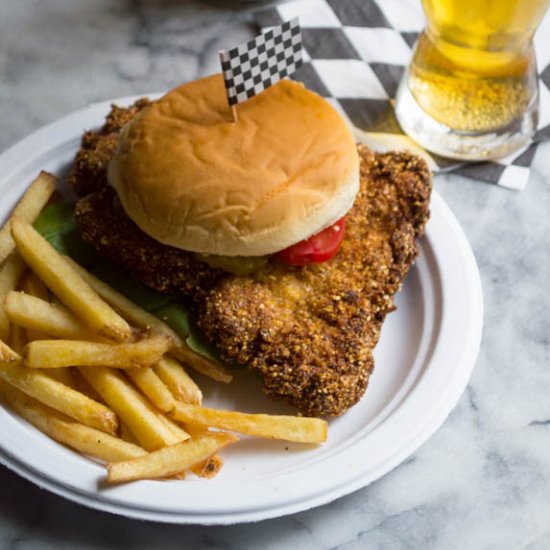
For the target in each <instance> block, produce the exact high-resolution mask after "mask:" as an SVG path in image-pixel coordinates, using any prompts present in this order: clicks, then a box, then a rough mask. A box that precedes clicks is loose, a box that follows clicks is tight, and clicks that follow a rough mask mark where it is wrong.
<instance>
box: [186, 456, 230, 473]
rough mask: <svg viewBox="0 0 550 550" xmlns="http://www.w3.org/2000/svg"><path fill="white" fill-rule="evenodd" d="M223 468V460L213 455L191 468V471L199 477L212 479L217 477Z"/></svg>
mask: <svg viewBox="0 0 550 550" xmlns="http://www.w3.org/2000/svg"><path fill="white" fill-rule="evenodd" d="M222 468H223V460H222V459H221V458H220V457H219V456H218V455H212V456H211V457H210V458H207V459H206V460H204V461H203V462H199V463H198V464H195V465H194V466H192V467H191V471H192V472H193V473H194V474H195V475H196V476H199V477H202V478H205V479H212V478H214V477H216V476H217V475H218V474H219V473H220V470H221V469H222Z"/></svg>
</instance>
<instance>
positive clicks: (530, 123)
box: [395, 73, 538, 160]
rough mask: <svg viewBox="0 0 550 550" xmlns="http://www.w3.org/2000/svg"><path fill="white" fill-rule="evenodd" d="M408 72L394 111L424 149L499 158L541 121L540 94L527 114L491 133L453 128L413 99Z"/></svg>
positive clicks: (450, 154)
mask: <svg viewBox="0 0 550 550" xmlns="http://www.w3.org/2000/svg"><path fill="white" fill-rule="evenodd" d="M408 80H409V76H408V73H405V75H404V77H403V79H402V80H401V84H400V85H399V89H398V90H397V96H396V106H395V114H396V116H397V120H398V121H399V124H400V125H401V128H402V130H403V131H404V132H405V133H406V134H408V135H409V136H410V137H411V138H412V139H414V140H415V141H416V142H417V143H419V144H420V145H422V147H424V149H426V150H428V151H430V152H432V153H436V154H438V155H441V156H444V157H449V158H453V159H459V160H496V159H499V158H503V157H506V156H508V155H510V154H512V153H513V152H514V151H517V150H518V149H520V148H521V147H523V146H524V145H526V144H527V143H528V142H529V140H530V139H531V138H532V137H533V135H534V133H535V131H536V128H537V123H538V93H537V95H536V97H535V98H534V99H533V101H532V102H531V104H530V105H529V107H528V108H527V110H526V111H525V113H524V114H523V115H522V116H521V117H519V118H518V119H516V120H514V121H513V122H512V123H510V124H508V125H507V126H506V127H504V128H500V129H498V130H493V131H490V132H464V131H458V130H453V129H452V128H449V127H448V126H445V125H444V124H441V123H440V122H438V121H437V120H435V119H433V118H432V117H431V116H430V115H428V114H427V113H426V111H424V110H423V109H422V108H421V107H420V105H418V103H417V102H416V100H415V99H414V96H413V95H412V93H411V91H410V89H409V86H408Z"/></svg>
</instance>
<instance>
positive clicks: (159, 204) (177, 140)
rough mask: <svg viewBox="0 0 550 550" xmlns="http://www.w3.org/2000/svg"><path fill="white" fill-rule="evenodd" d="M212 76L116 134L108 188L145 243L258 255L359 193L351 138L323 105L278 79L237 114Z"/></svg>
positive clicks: (315, 226)
mask: <svg viewBox="0 0 550 550" xmlns="http://www.w3.org/2000/svg"><path fill="white" fill-rule="evenodd" d="M237 111H238V118H239V120H238V122H237V123H236V124H235V123H234V122H233V121H232V119H231V112H230V110H229V107H228V104H227V99H226V94H225V86H224V82H223V78H222V76H221V75H213V76H209V77H206V78H202V79H200V80H195V81H194V82H190V83H188V84H184V85H183V86H180V87H179V88H176V89H174V90H172V91H171V92H169V93H167V94H166V95H165V96H164V97H162V98H161V99H159V100H158V101H156V102H155V103H153V104H152V105H151V106H150V107H148V108H146V109H144V110H143V111H141V112H140V113H139V114H138V115H137V116H136V117H135V118H134V119H133V120H132V121H131V122H130V123H129V124H128V125H127V126H125V128H124V129H123V131H122V133H121V137H120V140H119V144H118V149H117V151H116V153H115V155H114V157H113V159H112V161H111V164H110V166H109V182H110V184H111V185H112V186H113V187H114V188H115V189H116V191H117V192H118V196H119V198H120V201H121V203H122V206H123V207H124V209H125V211H126V213H127V214H128V216H129V217H130V218H131V219H132V220H133V221H134V222H135V223H136V224H137V225H138V226H139V227H140V228H141V229H142V230H143V231H144V232H145V233H148V234H149V235H150V236H151V237H153V238H154V239H156V240H158V241H160V242H162V243H164V244H168V245H171V246H175V247H178V248H182V249H185V250H189V251H193V252H201V253H205V254H219V255H223V256H260V255H264V254H271V253H274V252H278V251H280V250H283V249H284V248H287V247H288V246H290V245H292V244H295V243H297V242H299V241H301V240H303V239H306V238H308V237H310V236H311V235H313V234H315V233H317V232H319V231H321V230H322V229H324V228H326V227H328V226H330V225H332V224H333V223H335V222H336V221H337V220H338V219H340V218H341V217H342V216H343V215H344V214H345V213H346V212H347V211H348V210H349V208H350V207H351V205H352V203H353V200H354V198H355V195H356V193H357V191H358V188H359V158H358V154H357V149H356V146H355V142H354V139H353V137H352V135H351V132H350V130H349V129H348V127H347V125H346V123H345V122H344V120H343V119H342V118H341V117H340V115H339V114H338V113H337V112H336V111H335V110H334V109H333V107H332V106H331V105H330V104H329V103H328V102H327V101H325V100H324V99H323V98H321V97H320V96H318V95H317V94H315V93H313V92H310V91H309V90H307V89H306V88H304V86H303V85H302V84H299V83H296V82H292V81H290V80H281V81H280V82H278V83H277V84H275V85H273V86H271V87H269V88H268V89H267V90H265V91H264V92H262V93H260V94H258V95H257V96H255V97H253V98H252V99H249V100H248V101H246V102H244V103H241V104H239V105H237Z"/></svg>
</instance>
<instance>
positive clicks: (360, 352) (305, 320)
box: [76, 146, 431, 417]
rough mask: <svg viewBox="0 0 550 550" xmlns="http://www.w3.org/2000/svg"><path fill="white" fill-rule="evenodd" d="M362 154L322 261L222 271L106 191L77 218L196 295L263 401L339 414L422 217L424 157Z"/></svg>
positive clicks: (140, 272) (426, 177) (115, 254)
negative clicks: (335, 248) (338, 237)
mask: <svg viewBox="0 0 550 550" xmlns="http://www.w3.org/2000/svg"><path fill="white" fill-rule="evenodd" d="M359 155H360V159H361V189H360V192H359V194H358V196H357V199H356V201H355V203H354V206H353V208H352V209H351V210H350V212H349V213H348V215H347V219H346V235H345V238H344V242H343V245H342V247H341V249H340V250H339V252H338V253H337V255H336V256H335V257H334V258H333V259H332V260H330V261H328V262H325V263H322V264H310V265H307V266H303V267H290V266H287V265H285V264H282V263H280V262H278V261H276V260H273V261H271V262H270V263H269V264H268V265H267V267H266V268H265V269H264V270H262V272H261V273H257V274H254V275H249V276H234V275H230V274H227V273H224V272H222V271H220V270H219V269H213V268H210V267H209V266H208V265H206V264H204V263H203V262H200V261H199V260H197V258H196V257H195V255H194V254H192V253H189V252H186V251H183V250H179V249H176V248H172V247H168V246H164V245H161V244H160V243H158V242H157V241H155V240H153V239H152V238H151V237H149V236H148V235H145V234H144V233H143V232H141V231H140V230H139V229H138V228H137V227H136V226H135V224H133V222H132V221H131V220H129V219H128V218H127V217H126V216H125V215H124V214H123V213H122V212H121V209H120V206H117V200H116V197H115V196H114V195H113V192H112V190H110V189H109V188H107V189H104V190H103V191H101V192H99V193H95V194H93V195H90V196H88V197H86V198H84V199H81V200H80V201H79V203H78V205H77V208H76V216H77V220H78V222H79V224H80V227H81V230H82V235H83V238H84V240H86V241H87V242H88V243H90V244H91V245H92V246H94V247H95V248H96V249H98V250H99V251H100V252H102V253H103V254H105V255H106V256H107V257H108V258H110V259H111V260H113V261H114V262H116V263H118V264H119V265H122V266H123V267H124V268H125V269H128V270H129V271H131V272H133V273H134V274H136V276H138V277H139V278H140V279H141V280H142V281H143V282H145V283H146V284H148V285H150V286H152V287H153V288H156V289H157V290H160V291H163V292H174V291H180V292H181V293H182V296H183V297H185V298H187V300H189V301H192V302H193V303H194V307H195V308H196V311H197V321H198V324H199V326H200V327H201V329H202V330H203V331H204V333H205V335H206V336H207V338H208V339H209V340H210V341H212V342H213V343H214V344H215V345H216V347H217V349H218V350H219V352H220V354H221V356H222V357H223V358H224V359H225V360H226V361H228V362H232V363H239V364H244V365H247V366H248V367H249V368H250V369H252V370H254V371H257V372H259V373H260V374H261V375H262V376H263V380H264V388H265V392H266V394H267V395H268V396H270V397H272V398H274V399H281V400H284V401H286V402H288V403H290V404H291V405H293V406H295V407H296V408H298V409H299V410H300V412H302V413H303V414H305V415H308V416H323V417H333V416H338V415H340V414H342V413H343V412H345V411H346V410H347V409H349V407H351V406H352V405H354V404H355V403H356V402H357V401H358V400H359V399H360V398H361V396H362V395H363V393H364V391H365V389H366V387H367V384H368V380H369V376H370V373H371V371H372V369H373V356H372V351H373V348H374V346H375V345H376V343H377V341H378V337H379V334H380V329H381V326H382V323H383V321H384V318H385V316H386V314H387V313H389V312H390V311H392V309H393V308H394V305H393V295H394V294H395V292H397V291H398V290H399V288H400V286H401V283H402V281H403V279H404V277H405V275H406V274H407V272H408V270H409V268H410V266H411V265H412V263H413V262H414V258H415V257H416V255H417V253H418V247H417V244H416V239H417V238H418V237H420V236H421V235H422V234H423V232H424V226H425V223H426V222H427V220H428V217H429V209H428V204H429V197H430V192H431V176H430V173H429V170H428V168H427V167H426V164H425V163H424V161H422V160H421V159H420V158H418V157H416V156H414V155H411V154H408V153H395V152H392V153H386V154H377V153H373V152H372V151H370V150H369V149H367V148H366V147H362V146H360V147H359ZM381 368H383V367H381Z"/></svg>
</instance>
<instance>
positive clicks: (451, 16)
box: [396, 0, 550, 160]
mask: <svg viewBox="0 0 550 550" xmlns="http://www.w3.org/2000/svg"><path fill="white" fill-rule="evenodd" d="M422 4H423V7H424V12H425V14H426V19H427V26H426V29H425V30H424V32H422V33H421V35H420V36H419V38H418V41H417V43H416V46H415V50H414V54H413V59H412V62H411V64H410V66H409V68H408V69H407V71H406V73H405V75H404V77H403V80H402V81H401V84H400V86H399V89H398V92H397V98H396V114H397V119H398V120H399V123H400V124H401V127H402V129H403V130H404V131H405V132H406V133H407V134H409V135H410V136H411V137H412V138H413V139H414V140H415V141H417V142H418V143H420V144H421V145H422V146H423V147H424V148H426V149H428V150H429V151H432V152H434V153H438V154H440V155H443V156H447V157H451V158H457V159H465V160H486V159H496V158H501V157H503V156H506V155H508V154H510V153H512V152H513V151H515V150H517V149H519V148H520V147H522V146H523V145H525V144H526V143H527V142H528V141H529V140H530V138H531V137H532V136H533V134H534V132H535V130H536V127H537V121H538V79H537V72H536V62H535V53H534V50H533V41H532V39H533V34H534V32H535V30H536V28H537V26H538V25H539V23H540V22H541V20H542V18H543V16H544V13H545V11H546V9H547V7H548V5H549V4H550V0H422Z"/></svg>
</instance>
